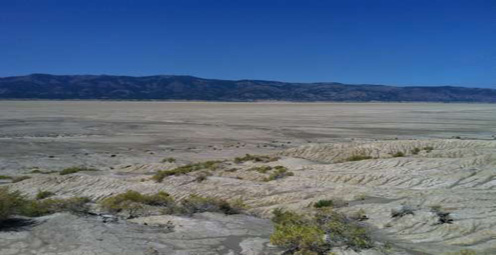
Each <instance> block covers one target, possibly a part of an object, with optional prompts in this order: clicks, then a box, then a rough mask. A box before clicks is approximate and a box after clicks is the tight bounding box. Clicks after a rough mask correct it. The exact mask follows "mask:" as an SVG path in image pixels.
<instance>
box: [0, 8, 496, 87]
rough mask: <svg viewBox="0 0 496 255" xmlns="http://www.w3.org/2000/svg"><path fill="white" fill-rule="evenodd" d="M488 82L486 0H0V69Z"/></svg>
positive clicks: (493, 19)
mask: <svg viewBox="0 0 496 255" xmlns="http://www.w3.org/2000/svg"><path fill="white" fill-rule="evenodd" d="M30 73H51V74H120V75H154V74H187V75H195V76H199V77H205V78H220V79H244V78H249V79H268V80H281V81H295V82H313V81H338V82H344V83H368V84H390V85H456V86H467V87H490V88H496V1H495V0H463V1H462V0H339V1H330V0H329V1H312V0H306V1H289V0H288V1H276V0H266V1H258V0H250V1H236V0H218V1H208V0H203V1H193V0H176V1H151V0H140V1H130V0H128V1H126V0H119V1H117V0H85V1H79V0H65V1H54V0H43V1H41V0H36V1H27V0H11V1H7V0H0V76H12V75H24V74H30Z"/></svg>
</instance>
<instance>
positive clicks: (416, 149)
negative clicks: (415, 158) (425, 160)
mask: <svg viewBox="0 0 496 255" xmlns="http://www.w3.org/2000/svg"><path fill="white" fill-rule="evenodd" d="M419 153H420V149H419V148H413V149H412V154H413V155H417V154H419Z"/></svg>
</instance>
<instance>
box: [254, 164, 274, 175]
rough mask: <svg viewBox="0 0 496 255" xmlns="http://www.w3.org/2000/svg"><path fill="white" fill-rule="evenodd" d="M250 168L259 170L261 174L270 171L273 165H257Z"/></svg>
mask: <svg viewBox="0 0 496 255" xmlns="http://www.w3.org/2000/svg"><path fill="white" fill-rule="evenodd" d="M249 170H252V171H257V172H259V173H261V174H265V173H267V172H268V171H270V170H272V167H271V166H257V167H253V168H250V169H249Z"/></svg>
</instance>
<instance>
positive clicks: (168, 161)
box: [161, 158, 176, 163]
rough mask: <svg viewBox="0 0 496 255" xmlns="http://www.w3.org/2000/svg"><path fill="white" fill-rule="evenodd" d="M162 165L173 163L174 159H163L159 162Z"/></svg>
mask: <svg viewBox="0 0 496 255" xmlns="http://www.w3.org/2000/svg"><path fill="white" fill-rule="evenodd" d="M161 162H162V163H175V162H176V159H175V158H164V159H162V161H161Z"/></svg>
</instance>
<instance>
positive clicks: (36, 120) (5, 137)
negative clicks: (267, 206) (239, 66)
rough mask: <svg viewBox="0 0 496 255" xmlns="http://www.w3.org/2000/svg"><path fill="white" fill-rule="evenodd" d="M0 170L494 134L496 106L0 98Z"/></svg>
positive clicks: (91, 164)
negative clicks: (360, 142) (365, 141)
mask: <svg viewBox="0 0 496 255" xmlns="http://www.w3.org/2000/svg"><path fill="white" fill-rule="evenodd" d="M0 109H1V114H0V155H1V157H0V170H4V171H14V170H17V169H29V168H33V167H40V168H63V167H69V166H73V165H89V166H96V167H109V166H112V165H117V164H131V163H132V164H134V163H140V162H141V163H150V162H156V161H160V159H161V158H164V157H169V156H173V157H176V156H177V157H179V158H182V159H185V160H201V159H204V158H231V157H233V156H237V155H242V154H244V153H258V154H260V153H266V152H270V151H274V150H281V149H284V148H289V147H294V146H297V145H302V144H306V143H326V142H336V141H349V140H351V139H372V140H374V139H397V138H398V139H413V138H451V137H453V136H460V137H462V138H472V139H485V140H488V139H494V138H495V137H494V135H496V105H491V104H487V105H484V104H423V103H415V104H413V103H206V102H100V101H80V102H78V101H0Z"/></svg>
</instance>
